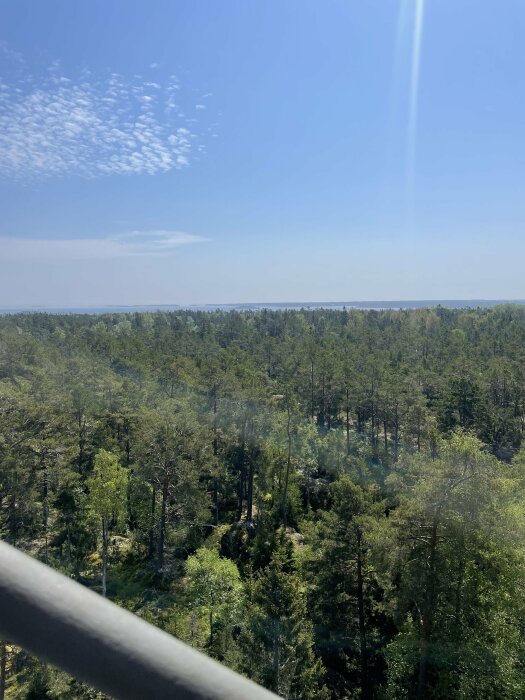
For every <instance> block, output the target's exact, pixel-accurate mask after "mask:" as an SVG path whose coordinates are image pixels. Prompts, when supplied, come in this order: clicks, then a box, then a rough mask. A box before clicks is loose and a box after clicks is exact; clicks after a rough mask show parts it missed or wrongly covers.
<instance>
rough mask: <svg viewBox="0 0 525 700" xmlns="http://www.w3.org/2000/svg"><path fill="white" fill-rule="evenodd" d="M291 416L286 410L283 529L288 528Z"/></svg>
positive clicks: (282, 507) (282, 505) (282, 506)
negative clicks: (286, 442)
mask: <svg viewBox="0 0 525 700" xmlns="http://www.w3.org/2000/svg"><path fill="white" fill-rule="evenodd" d="M291 422H292V416H291V413H290V409H288V422H287V424H286V434H287V436H288V454H287V456H286V472H285V475H284V489H283V500H282V504H281V511H282V516H283V525H284V529H285V530H286V528H287V527H288V484H289V481H290V467H291V463H292V431H291Z"/></svg>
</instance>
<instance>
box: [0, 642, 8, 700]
mask: <svg viewBox="0 0 525 700" xmlns="http://www.w3.org/2000/svg"><path fill="white" fill-rule="evenodd" d="M6 669H7V644H6V642H0V700H4V697H5V683H6V675H7V674H6Z"/></svg>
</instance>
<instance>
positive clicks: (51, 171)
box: [0, 45, 201, 179]
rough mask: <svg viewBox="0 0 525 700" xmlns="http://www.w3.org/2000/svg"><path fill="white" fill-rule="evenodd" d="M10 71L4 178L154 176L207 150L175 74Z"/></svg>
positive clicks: (4, 106) (5, 90)
mask: <svg viewBox="0 0 525 700" xmlns="http://www.w3.org/2000/svg"><path fill="white" fill-rule="evenodd" d="M0 48H2V51H3V53H4V55H6V56H7V57H8V58H10V59H11V63H13V62H14V58H15V57H14V56H10V55H9V50H8V49H7V47H6V46H5V45H1V46H0ZM11 53H12V52H11ZM16 60H17V62H18V64H19V66H20V61H21V59H20V58H19V57H18V55H16ZM10 75H11V76H17V77H16V79H14V78H13V77H11V79H6V78H5V77H2V76H1V75H0V175H3V176H4V177H6V176H7V177H10V178H11V177H13V178H22V179H24V178H32V177H49V176H61V175H77V176H82V177H89V178H91V177H96V176H98V175H134V174H141V173H148V174H150V175H152V174H155V173H159V172H167V171H169V170H173V169H181V168H185V167H187V166H188V165H189V164H190V162H191V158H192V155H193V154H194V153H197V152H199V151H200V150H201V149H198V148H197V147H198V145H199V144H200V138H199V134H198V133H197V131H196V127H195V126H192V130H191V131H190V130H189V129H188V128H187V121H185V120H184V114H183V112H182V110H181V109H180V101H181V98H180V94H181V92H180V90H181V86H180V83H179V81H178V79H177V78H176V76H171V77H170V78H169V79H168V81H167V82H165V83H161V82H160V81H155V82H153V81H151V80H145V79H143V78H141V77H140V76H133V78H132V79H126V78H125V77H123V76H121V75H119V74H117V73H112V74H110V75H108V76H106V77H104V78H102V79H101V78H100V77H97V76H94V75H93V74H91V73H89V72H84V73H83V74H81V75H80V76H76V77H71V76H69V75H66V74H65V73H64V71H62V70H61V67H60V64H53V65H52V66H51V67H50V68H49V69H48V70H47V71H46V72H45V75H44V76H43V78H41V79H38V80H37V79H36V78H35V77H34V76H32V75H30V74H29V73H27V72H25V71H20V70H19V69H17V70H16V71H15V70H13V71H12V72H11V73H10ZM193 124H195V122H193Z"/></svg>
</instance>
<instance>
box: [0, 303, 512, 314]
mask: <svg viewBox="0 0 525 700" xmlns="http://www.w3.org/2000/svg"><path fill="white" fill-rule="evenodd" d="M504 304H520V305H522V304H525V300H523V299H420V300H393V301H293V302H256V303H239V304H186V305H184V304H137V305H129V306H111V305H108V306H85V307H80V306H79V307H67V306H64V307H47V306H36V305H35V306H18V307H16V306H14V307H1V306H0V314H18V313H35V312H40V313H48V314H91V315H97V314H116V313H121V314H126V313H128V314H129V313H135V312H148V311H150V312H154V311H192V310H193V311H210V312H213V311H260V310H262V309H269V310H274V311H277V310H301V309H303V310H310V311H311V310H313V309H339V310H343V309H363V310H369V311H370V310H373V309H375V310H377V311H384V310H386V309H391V310H401V309H423V308H433V307H437V306H441V307H443V308H446V309H468V308H471V309H476V308H490V307H494V306H500V305H504Z"/></svg>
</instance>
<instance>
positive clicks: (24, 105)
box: [0, 0, 525, 307]
mask: <svg viewBox="0 0 525 700" xmlns="http://www.w3.org/2000/svg"><path fill="white" fill-rule="evenodd" d="M524 35H525V3H523V2H522V0H483V2H480V1H479V0H366V2H365V1H364V0H323V1H322V2H321V0H222V1H221V2H217V0H129V1H127V2H122V0H90V2H71V1H70V0H46V2H34V0H3V2H2V3H0V207H1V216H0V307H13V306H51V307H52V306H55V307H67V306H72V307H79V306H103V305H135V304H136V305H138V304H153V305H154V304H204V303H211V304H214V303H217V304H219V303H240V302H268V303H270V302H284V301H289V302H296V301H305V302H308V301H351V300H395V299H498V298H502V299H523V298H525V275H524V274H523V261H524V260H525V235H524V234H525V226H524V224H525V197H524V185H525V129H524V128H523V125H524V124H525V77H524V76H525V42H523V36H524Z"/></svg>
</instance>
